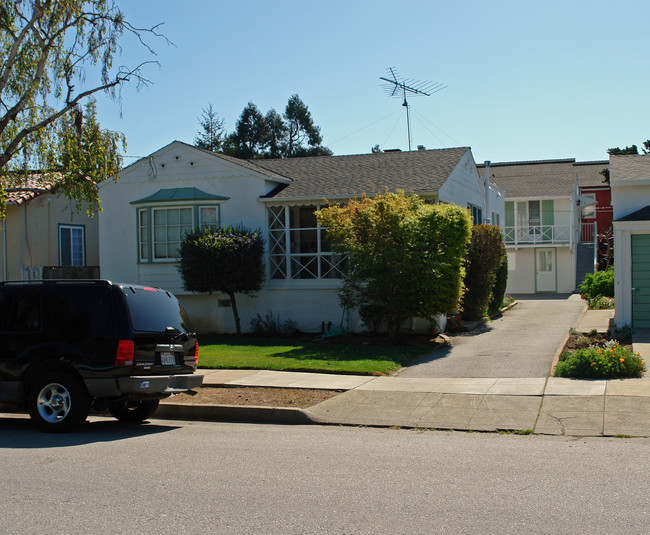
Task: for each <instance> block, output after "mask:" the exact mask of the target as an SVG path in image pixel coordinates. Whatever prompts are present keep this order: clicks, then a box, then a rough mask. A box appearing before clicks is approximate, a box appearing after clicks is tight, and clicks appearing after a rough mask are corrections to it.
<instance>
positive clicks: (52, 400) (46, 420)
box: [28, 372, 90, 433]
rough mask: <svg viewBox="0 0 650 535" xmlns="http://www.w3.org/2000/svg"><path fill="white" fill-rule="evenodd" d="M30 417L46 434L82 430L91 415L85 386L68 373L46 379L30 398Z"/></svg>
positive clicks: (38, 385)
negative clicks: (80, 427) (83, 424)
mask: <svg viewBox="0 0 650 535" xmlns="http://www.w3.org/2000/svg"><path fill="white" fill-rule="evenodd" d="M28 408H29V415H30V416H31V418H32V420H34V422H35V423H36V425H38V427H40V428H41V429H42V430H44V431H48V432H51V433H63V432H66V431H71V430H72V429H75V428H76V427H79V426H80V425H81V424H82V423H84V422H85V421H86V417H87V416H88V412H89V411H90V397H89V396H88V393H87V392H86V389H85V388H84V386H83V384H81V382H80V381H79V380H77V379H76V378H74V377H73V376H71V375H69V374H67V373H64V372H53V373H48V374H45V375H42V376H41V377H39V378H38V379H37V380H36V382H34V384H33V385H32V388H31V390H30V391H29V395H28Z"/></svg>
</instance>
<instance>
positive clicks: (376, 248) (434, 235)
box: [316, 193, 471, 338]
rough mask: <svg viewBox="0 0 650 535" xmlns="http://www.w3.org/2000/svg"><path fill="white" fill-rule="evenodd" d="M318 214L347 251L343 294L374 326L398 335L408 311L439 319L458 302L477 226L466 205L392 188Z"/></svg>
mask: <svg viewBox="0 0 650 535" xmlns="http://www.w3.org/2000/svg"><path fill="white" fill-rule="evenodd" d="M316 216H317V217H318V221H319V224H320V225H322V226H324V227H328V231H327V239H328V241H329V242H330V243H331V244H332V247H333V248H334V250H335V251H337V252H340V253H345V254H347V255H348V257H349V263H348V267H349V269H348V272H347V274H346V278H345V279H344V282H343V286H342V288H341V290H340V292H339V300H340V302H341V304H342V306H344V307H346V308H354V309H357V310H358V311H359V314H360V315H361V318H362V320H363V322H364V323H365V324H366V325H367V326H368V327H369V328H373V329H377V328H379V327H380V326H385V327H386V329H387V330H388V333H389V335H390V336H391V337H393V338H395V337H397V336H398V333H399V329H400V325H401V324H402V323H403V322H404V321H405V320H407V319H408V318H410V317H414V316H415V317H423V318H428V319H431V320H433V318H434V317H435V316H436V315H438V314H444V313H449V312H452V311H453V310H454V309H455V308H456V307H457V305H458V300H459V297H460V290H461V283H462V276H463V258H464V255H465V251H466V247H467V244H468V242H469V237H470V233H471V220H470V217H469V214H468V213H467V211H466V210H464V209H461V208H459V207H457V206H454V205H442V204H441V205H431V204H427V203H425V202H424V201H423V200H422V199H421V198H420V197H418V196H417V195H408V196H407V195H405V194H404V193H386V194H384V195H379V196H376V197H372V198H369V197H365V196H363V197H361V198H360V199H353V200H351V201H350V202H349V204H348V205H347V206H329V207H327V208H323V209H322V210H320V211H318V212H316Z"/></svg>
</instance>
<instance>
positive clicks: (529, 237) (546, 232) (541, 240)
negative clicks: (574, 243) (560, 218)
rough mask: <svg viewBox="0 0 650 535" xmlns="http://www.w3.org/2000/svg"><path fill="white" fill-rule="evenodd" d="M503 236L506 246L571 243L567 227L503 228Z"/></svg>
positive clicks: (528, 226)
mask: <svg viewBox="0 0 650 535" xmlns="http://www.w3.org/2000/svg"><path fill="white" fill-rule="evenodd" d="M503 236H504V238H505V241H506V244H507V245H520V244H521V245H535V244H549V245H551V244H558V243H561V244H563V243H571V227H570V226H569V225H521V226H514V227H504V228H503Z"/></svg>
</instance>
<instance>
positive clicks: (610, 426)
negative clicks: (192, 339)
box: [156, 311, 650, 436]
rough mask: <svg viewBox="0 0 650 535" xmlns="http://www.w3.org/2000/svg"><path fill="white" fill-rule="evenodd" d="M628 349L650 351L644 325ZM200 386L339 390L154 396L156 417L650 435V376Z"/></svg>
mask: <svg viewBox="0 0 650 535" xmlns="http://www.w3.org/2000/svg"><path fill="white" fill-rule="evenodd" d="M612 312H613V311H586V312H585V313H583V314H582V315H581V317H580V318H579V319H578V322H577V324H576V329H577V330H579V331H580V332H588V331H591V330H592V329H596V330H598V331H600V332H604V331H606V330H607V329H608V327H609V323H610V319H611V317H612ZM640 334H641V336H640V337H638V340H639V341H638V343H637V337H636V336H635V340H634V350H635V351H640V352H641V354H642V355H650V343H648V342H650V332H647V333H646V332H643V333H640ZM202 372H203V373H204V375H205V378H204V385H206V386H210V385H212V386H218V385H229V386H263V387H281V388H322V389H327V390H342V391H344V392H343V393H342V394H340V395H338V396H335V397H333V398H331V399H329V400H327V401H324V402H322V403H319V404H317V405H315V406H313V407H310V408H309V409H280V408H269V407H234V406H212V407H210V406H198V405H193V404H186V405H180V404H175V403H173V398H172V400H170V401H167V402H165V403H163V404H161V407H160V409H159V411H158V412H157V413H156V417H164V418H197V419H217V420H230V421H265V422H276V423H280V422H283V423H319V424H343V425H370V426H389V427H394V426H396V427H418V428H419V427H421V428H433V429H455V430H475V431H494V430H509V431H520V432H533V433H539V434H550V435H578V436H615V435H631V436H650V378H642V379H616V380H601V381H593V380H591V381H590V380H576V379H565V378H559V377H542V378H456V377H454V378H408V377H401V376H397V377H369V376H355V375H330V374H318V373H295V372H274V371H252V370H202Z"/></svg>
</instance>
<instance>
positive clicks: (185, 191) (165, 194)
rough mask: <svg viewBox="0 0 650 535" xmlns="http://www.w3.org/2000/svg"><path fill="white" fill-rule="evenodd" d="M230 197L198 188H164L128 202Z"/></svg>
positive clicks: (206, 199) (222, 199) (139, 202)
mask: <svg viewBox="0 0 650 535" xmlns="http://www.w3.org/2000/svg"><path fill="white" fill-rule="evenodd" d="M228 199H230V197H223V196H221V195H213V194H212V193H207V192H205V191H202V190H200V189H198V188H166V189H160V190H158V191H157V192H156V193H153V194H151V195H149V196H147V197H143V198H142V199H138V200H137V201H131V202H130V203H129V204H145V203H153V202H176V201H227V200H228Z"/></svg>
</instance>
